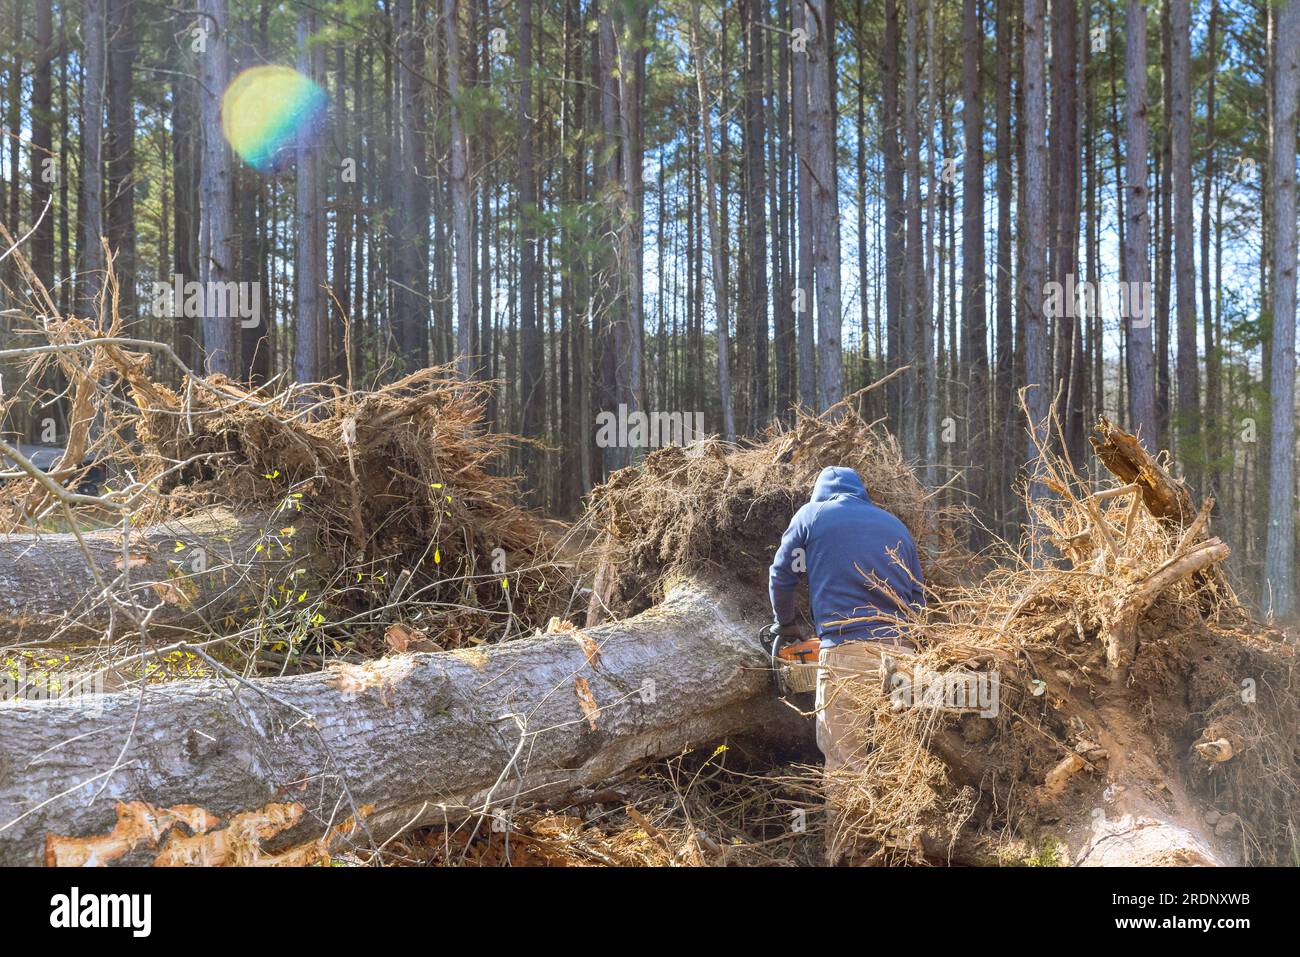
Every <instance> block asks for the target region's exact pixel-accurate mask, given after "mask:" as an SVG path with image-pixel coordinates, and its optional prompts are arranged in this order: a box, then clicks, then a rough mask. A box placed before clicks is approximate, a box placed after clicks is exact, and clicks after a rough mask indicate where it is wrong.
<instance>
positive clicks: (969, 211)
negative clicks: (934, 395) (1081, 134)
mask: <svg viewBox="0 0 1300 957" xmlns="http://www.w3.org/2000/svg"><path fill="white" fill-rule="evenodd" d="M961 29H962V74H961V89H962V101H963V105H962V134H963V138H964V145H963V150H962V153H963V157H962V186H961V245H962V257H961V262H962V277H961V288H962V328H963V329H964V331H965V336H964V339H963V349H962V351H963V352H964V353H965V354H964V355H963V356H962V358H963V359H964V360H965V362H964V363H963V365H964V366H965V369H964V371H965V373H966V423H967V424H966V428H967V435H968V436H969V437H970V438H969V449H968V453H969V460H968V461H969V462H970V464H971V466H972V468H971V469H970V471H969V472H968V473H967V477H966V488H967V491H968V492H969V493H970V501H971V502H972V503H974V505H975V508H976V509H977V510H978V511H979V512H980V514H981V516H982V517H983V519H984V523H985V524H988V523H989V522H990V520H991V518H992V515H991V514H990V512H989V510H988V508H987V498H988V494H987V489H988V488H989V484H988V481H989V466H990V464H991V462H990V456H989V449H990V445H989V438H990V432H989V425H988V408H989V395H988V393H989V352H988V317H987V313H986V312H985V307H984V99H983V97H982V96H981V91H980V83H981V80H982V73H983V71H982V70H981V68H980V63H981V60H982V58H983V54H984V33H983V30H982V29H981V27H980V17H979V3H978V0H964V3H963V4H962V27H961ZM1000 95H1001V94H1000V91H999V96H1000ZM1000 105H1001V100H1000V99H999V106H1000ZM999 119H1000V115H999ZM1000 145H1001V140H999V146H1000ZM999 159H1001V151H1000V150H999ZM999 189H1000V184H999ZM1000 196H1001V193H1000V192H999V198H1000ZM1000 308H1001V303H999V309H1000ZM951 347H952V348H953V351H954V352H955V351H956V343H952V346H951ZM985 544H987V536H986V534H985V532H984V530H983V528H982V527H981V526H980V524H979V523H972V531H971V541H970V546H971V548H972V549H975V550H976V551H978V550H979V549H980V548H982V547H983V546H984V545H985Z"/></svg>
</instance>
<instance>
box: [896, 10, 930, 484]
mask: <svg viewBox="0 0 1300 957" xmlns="http://www.w3.org/2000/svg"><path fill="white" fill-rule="evenodd" d="M905 8H906V11H907V26H906V30H905V33H904V36H905V39H904V43H903V64H904V78H903V157H904V160H903V162H904V167H905V171H906V176H905V178H906V181H907V192H906V200H905V202H904V208H905V218H906V222H907V246H906V248H905V249H904V251H903V322H902V361H903V362H904V363H908V364H910V365H911V368H910V369H908V370H907V371H906V372H904V373H903V375H902V376H901V378H902V380H903V394H902V403H903V409H902V414H901V416H900V419H901V435H900V436H899V440H900V444H901V445H902V448H903V455H904V457H905V458H906V459H908V460H909V461H916V460H917V459H918V458H920V454H921V452H920V438H921V435H920V430H921V417H920V410H921V401H922V396H921V388H920V383H921V377H922V375H923V374H924V370H923V369H922V368H921V367H922V366H923V364H924V363H923V362H922V357H923V355H924V349H925V344H924V343H923V342H922V341H921V340H922V332H921V327H922V325H923V320H922V317H921V311H922V310H923V309H924V308H925V302H924V296H923V293H924V287H923V283H924V281H925V277H924V275H923V269H922V263H923V255H924V251H925V250H924V243H925V237H924V236H923V235H922V232H921V137H920V132H919V130H918V125H919V117H918V116H917V111H918V108H917V85H918V79H917V71H918V57H919V54H918V52H917V48H916V47H917V40H916V34H917V28H918V21H919V20H920V12H919V7H918V4H917V0H907V2H906V5H905Z"/></svg>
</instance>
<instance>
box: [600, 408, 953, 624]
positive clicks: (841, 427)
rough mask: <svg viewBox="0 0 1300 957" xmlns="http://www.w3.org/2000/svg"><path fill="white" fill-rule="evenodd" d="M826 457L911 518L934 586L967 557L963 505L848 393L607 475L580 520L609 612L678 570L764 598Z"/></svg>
mask: <svg viewBox="0 0 1300 957" xmlns="http://www.w3.org/2000/svg"><path fill="white" fill-rule="evenodd" d="M827 466H842V467H847V468H851V469H854V470H855V471H856V472H857V473H858V475H859V476H860V477H861V479H862V482H863V484H864V485H865V486H866V489H867V492H868V494H869V495H870V496H871V500H872V501H873V502H875V503H876V504H877V505H879V506H881V507H882V508H884V509H886V510H888V511H889V512H891V513H893V514H894V515H896V516H897V517H898V518H899V519H900V520H901V521H902V522H903V524H904V525H906V526H907V528H908V530H909V531H910V532H911V533H912V536H913V538H914V539H915V540H916V544H917V549H918V551H919V553H920V555H921V564H922V567H923V570H924V572H925V577H926V582H927V584H928V585H929V586H930V587H943V586H945V585H950V584H953V583H955V582H956V581H957V580H958V577H959V575H960V574H961V572H962V571H963V570H964V569H965V568H966V567H967V566H968V565H969V562H970V558H971V556H969V554H967V553H966V552H965V551H964V549H963V548H962V547H961V546H960V545H959V543H958V541H957V538H956V535H955V531H954V530H955V529H956V528H957V527H959V524H960V510H958V509H957V508H955V507H953V506H950V505H943V504H941V500H940V496H939V495H938V494H937V493H936V492H934V491H933V490H929V489H926V488H925V487H924V486H923V485H922V484H921V483H920V481H918V479H917V477H916V474H915V473H914V472H913V471H912V469H911V467H910V466H909V465H908V464H907V462H906V461H905V460H904V458H903V455H902V452H901V451H900V449H899V446H898V442H897V440H896V439H895V438H894V436H893V435H891V434H890V433H889V432H888V431H887V430H886V429H884V428H883V427H881V426H880V425H878V424H873V423H868V422H867V421H865V420H864V419H863V418H862V417H861V416H860V415H859V414H858V413H857V412H856V411H855V410H854V409H853V408H852V406H851V404H850V403H845V404H843V405H841V406H840V407H838V408H837V409H835V410H833V412H832V413H830V414H823V415H821V416H814V415H809V414H802V413H801V414H800V415H799V416H798V418H797V419H796V421H795V422H794V423H793V425H790V426H785V425H782V424H781V423H776V424H774V425H773V426H771V427H770V428H768V429H767V430H766V431H765V432H764V433H763V434H762V435H761V436H759V438H758V439H757V440H755V441H754V442H753V443H749V444H735V443H729V442H725V441H723V440H721V439H718V438H716V437H715V438H709V439H705V440H702V441H699V442H695V443H693V444H691V445H689V446H686V447H682V446H666V447H664V448H661V449H658V450H656V451H654V452H651V453H650V454H649V455H648V456H646V458H645V460H644V462H642V463H641V464H639V465H637V466H635V467H632V468H626V469H621V470H619V471H617V472H615V473H614V474H613V475H612V476H610V478H609V481H608V482H606V483H605V484H604V485H602V486H600V487H599V488H597V489H596V490H595V491H593V493H592V496H591V504H590V509H589V511H588V513H587V515H586V516H585V517H584V520H583V524H584V525H585V526H586V528H587V529H588V530H589V531H590V533H591V535H592V537H593V539H594V548H593V549H592V553H593V554H594V555H595V556H596V558H597V561H596V565H597V571H596V583H595V586H594V588H595V591H596V592H597V597H598V599H599V600H600V601H602V602H603V603H604V606H605V610H606V613H607V614H609V615H611V616H613V617H626V616H629V615H633V614H636V613H638V612H640V611H643V610H645V609H646V608H648V607H650V606H651V605H653V604H655V603H656V602H657V601H659V600H660V599H661V598H662V597H663V593H664V585H665V582H666V581H667V580H668V579H670V578H672V577H673V576H678V575H680V576H692V577H698V578H704V579H711V580H713V581H717V582H721V583H723V584H725V586H726V587H727V588H728V589H729V590H731V591H733V592H734V593H736V594H738V595H740V596H742V597H745V598H752V599H753V600H754V601H760V600H766V599H765V597H764V596H765V595H766V590H767V570H768V566H769V565H770V564H771V561H772V556H773V554H774V553H775V551H776V547H777V545H778V544H779V543H780V540H781V533H782V532H784V530H785V528H786V526H787V525H788V524H789V522H790V519H791V518H792V517H793V516H794V513H795V512H796V511H797V510H798V509H799V507H800V506H801V505H803V504H804V503H806V502H807V501H808V497H809V495H810V494H811V493H812V488H813V483H814V482H815V481H816V478H817V475H818V473H820V472H821V470H822V469H823V468H825V467H827Z"/></svg>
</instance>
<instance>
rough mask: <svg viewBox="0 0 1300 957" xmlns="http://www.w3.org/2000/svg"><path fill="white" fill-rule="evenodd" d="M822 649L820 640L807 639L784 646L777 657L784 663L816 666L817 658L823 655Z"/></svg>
mask: <svg viewBox="0 0 1300 957" xmlns="http://www.w3.org/2000/svg"><path fill="white" fill-rule="evenodd" d="M821 647H822V646H821V642H820V641H819V640H818V639H816V638H806V639H804V640H803V641H792V642H790V644H788V645H782V646H781V648H780V650H779V651H777V653H776V656H777V657H778V658H780V659H781V660H782V661H790V662H795V663H797V664H804V665H815V664H816V663H817V656H818V655H820V654H821Z"/></svg>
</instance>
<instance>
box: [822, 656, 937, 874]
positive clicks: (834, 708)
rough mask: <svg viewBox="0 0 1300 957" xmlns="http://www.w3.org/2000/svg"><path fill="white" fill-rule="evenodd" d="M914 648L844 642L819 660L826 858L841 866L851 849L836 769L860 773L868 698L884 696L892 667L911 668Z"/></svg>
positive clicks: (864, 749)
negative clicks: (838, 798)
mask: <svg viewBox="0 0 1300 957" xmlns="http://www.w3.org/2000/svg"><path fill="white" fill-rule="evenodd" d="M915 653H916V652H915V649H914V648H913V647H912V645H911V644H910V643H909V642H906V641H903V640H902V639H899V640H898V642H897V643H896V644H895V643H892V642H890V643H886V642H881V641H845V642H841V643H840V644H838V645H835V646H834V647H832V648H823V649H822V650H821V654H820V655H819V656H818V659H817V663H818V665H819V666H820V669H819V670H818V672H817V703H816V710H817V747H818V748H820V749H821V752H822V754H823V755H825V757H826V814H827V821H826V823H827V841H826V844H827V859H828V861H829V863H831V864H836V863H838V862H839V861H840V860H842V859H844V858H845V857H846V856H848V855H849V854H850V853H851V848H847V847H845V846H844V845H845V839H844V835H845V834H846V829H845V827H844V821H843V813H844V810H845V809H844V808H842V807H840V802H839V801H837V799H836V793H837V791H838V790H839V788H838V787H836V786H834V785H835V782H834V781H833V780H832V777H833V775H834V774H835V772H837V771H843V770H845V769H847V770H848V771H850V772H852V771H859V770H862V768H863V763H864V759H865V757H866V754H867V737H866V723H865V722H866V721H867V720H868V719H867V716H866V715H865V714H864V713H863V710H864V709H863V701H864V699H865V698H867V697H868V696H869V695H872V694H880V695H884V694H885V693H886V691H885V686H884V682H885V678H886V675H887V673H888V671H890V670H893V669H897V670H902V671H910V670H911V667H912V664H911V660H912V656H913V655H915Z"/></svg>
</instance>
